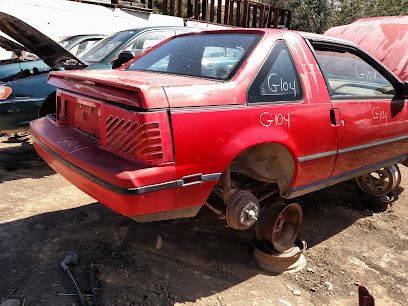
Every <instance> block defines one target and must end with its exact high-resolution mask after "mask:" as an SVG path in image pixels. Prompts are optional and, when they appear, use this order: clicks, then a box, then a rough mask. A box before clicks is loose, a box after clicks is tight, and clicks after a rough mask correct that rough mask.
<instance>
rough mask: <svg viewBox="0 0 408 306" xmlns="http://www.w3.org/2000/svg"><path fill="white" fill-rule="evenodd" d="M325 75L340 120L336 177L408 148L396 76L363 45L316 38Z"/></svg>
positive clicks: (379, 164)
mask: <svg viewBox="0 0 408 306" xmlns="http://www.w3.org/2000/svg"><path fill="white" fill-rule="evenodd" d="M312 45H313V48H314V52H315V56H316V59H317V61H318V64H319V66H320V68H321V70H322V73H323V75H324V77H325V79H326V85H327V87H328V90H329V93H330V97H331V102H332V105H333V110H332V113H331V120H332V123H333V124H334V125H336V126H337V138H338V158H337V161H336V164H335V168H334V171H333V174H332V176H333V177H338V178H341V177H346V176H355V175H356V174H358V173H360V172H364V171H366V172H367V170H369V169H373V170H374V169H379V168H381V167H383V166H385V165H388V164H392V163H396V162H397V161H398V158H399V157H400V156H401V155H402V154H405V153H406V148H405V142H406V139H407V137H406V136H405V134H406V124H405V120H406V112H405V111H404V107H405V106H404V103H403V101H398V100H397V99H396V98H395V94H396V86H397V85H396V83H397V82H398V80H397V79H396V78H395V77H394V76H393V75H392V74H391V73H390V72H389V71H388V70H387V69H385V68H384V67H383V66H382V65H380V64H379V63H378V62H376V61H375V60H374V59H372V58H371V57H370V56H368V55H367V54H365V53H364V52H362V51H361V50H359V49H357V48H354V47H351V46H347V45H338V44H337V45H336V44H330V43H327V42H316V41H314V42H312Z"/></svg>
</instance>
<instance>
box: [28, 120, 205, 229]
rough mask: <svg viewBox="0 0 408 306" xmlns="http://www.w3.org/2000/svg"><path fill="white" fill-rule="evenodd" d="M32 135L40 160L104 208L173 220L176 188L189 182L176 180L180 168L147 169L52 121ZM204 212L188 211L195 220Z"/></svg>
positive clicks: (39, 123)
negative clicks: (104, 206)
mask: <svg viewBox="0 0 408 306" xmlns="http://www.w3.org/2000/svg"><path fill="white" fill-rule="evenodd" d="M30 132H31V134H32V136H33V144H34V147H35V149H36V150H37V152H38V153H39V155H40V156H41V157H42V158H43V159H44V160H45V161H46V162H47V163H48V164H49V165H50V166H51V167H52V168H53V169H54V170H55V171H57V172H58V173H60V174H61V175H62V176H64V177H65V178H66V179H67V180H68V181H70V182H71V183H72V184H74V185H75V186H77V187H78V188H79V189H81V190H82V191H84V192H85V193H87V194H89V195H90V196H92V197H93V198H95V199H96V200H98V201H99V202H100V203H102V204H104V205H106V206H108V207H109V208H111V209H112V210H114V211H116V212H118V213H120V214H122V215H126V216H132V217H137V216H143V215H151V214H153V215H154V214H157V215H158V216H160V217H159V218H160V219H169V218H172V215H171V214H168V213H167V214H163V212H169V211H173V210H174V197H175V191H176V188H177V187H179V186H182V185H183V180H176V179H175V166H174V164H169V165H165V166H160V167H145V166H143V165H140V164H138V163H133V162H130V161H127V160H124V159H122V158H119V157H117V156H115V155H113V154H111V153H109V152H106V151H104V150H102V149H101V148H99V146H98V142H97V140H96V139H94V138H93V137H91V136H89V135H87V134H84V133H82V132H80V131H78V130H76V129H74V128H71V127H67V126H59V125H57V124H56V123H55V122H54V121H53V120H52V119H51V118H49V117H44V118H41V119H38V120H35V121H33V122H31V123H30ZM198 208H199V207H191V210H190V209H189V208H188V207H185V208H184V209H183V211H184V214H185V215H186V216H191V215H194V212H195V213H196V212H198ZM175 214H176V215H179V214H180V211H178V214H177V210H176V211H175ZM136 219H137V218H136ZM154 219H155V218H154V216H153V217H152V218H151V220H154ZM141 220H142V219H141ZM142 221H143V220H142ZM149 221H150V220H149Z"/></svg>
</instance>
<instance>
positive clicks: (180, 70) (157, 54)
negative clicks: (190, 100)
mask: <svg viewBox="0 0 408 306" xmlns="http://www.w3.org/2000/svg"><path fill="white" fill-rule="evenodd" d="M259 37H260V36H259V35H257V34H196V35H188V36H180V37H176V38H174V39H172V40H170V41H168V42H167V43H164V44H163V45H161V46H159V47H157V48H156V49H154V50H152V51H150V52H148V53H146V54H145V55H143V56H141V57H140V58H138V59H137V60H136V61H134V62H133V63H132V64H131V65H130V66H129V67H128V68H127V69H129V70H141V71H155V72H163V73H171V74H180V75H189V76H197V77H204V78H212V79H219V80H225V79H228V78H229V77H230V76H231V74H232V71H233V70H234V68H235V67H237V66H238V65H239V64H240V62H242V59H243V57H244V56H245V55H246V54H247V53H249V52H250V51H251V49H252V48H253V47H254V46H255V44H256V43H257V42H258V40H259Z"/></svg>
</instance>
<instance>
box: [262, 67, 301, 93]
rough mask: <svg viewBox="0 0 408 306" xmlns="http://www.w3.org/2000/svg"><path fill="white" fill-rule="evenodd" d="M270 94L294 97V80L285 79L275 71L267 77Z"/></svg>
mask: <svg viewBox="0 0 408 306" xmlns="http://www.w3.org/2000/svg"><path fill="white" fill-rule="evenodd" d="M268 87H269V90H270V91H271V93H270V95H288V94H289V95H292V94H293V96H294V97H296V81H285V80H284V79H283V78H282V77H280V76H278V75H277V74H276V73H275V72H273V73H271V74H270V75H269V77H268Z"/></svg>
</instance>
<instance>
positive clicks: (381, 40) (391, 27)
mask: <svg viewBox="0 0 408 306" xmlns="http://www.w3.org/2000/svg"><path fill="white" fill-rule="evenodd" d="M324 34H325V35H328V36H332V37H337V38H340V39H345V40H348V41H351V42H354V43H356V44H357V45H359V46H360V47H361V48H362V49H364V50H365V51H367V52H369V53H370V54H372V55H374V56H375V57H376V58H377V59H379V60H380V61H381V62H382V63H383V64H384V65H385V66H387V67H388V68H389V69H390V70H391V71H392V72H394V73H395V74H396V75H397V76H398V77H399V78H400V79H401V80H403V81H408V54H407V49H408V16H381V17H370V18H361V19H358V20H356V21H354V22H353V23H351V24H346V25H342V26H337V27H333V28H330V29H328V30H327V31H326V33H324Z"/></svg>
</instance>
